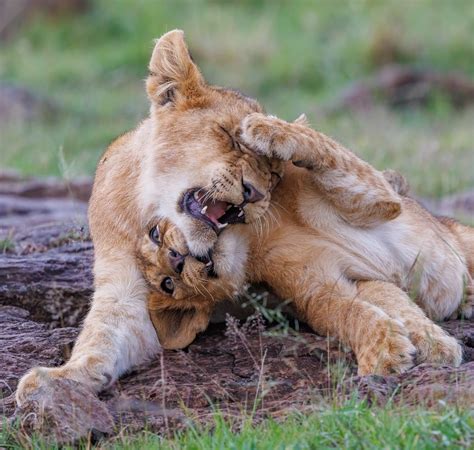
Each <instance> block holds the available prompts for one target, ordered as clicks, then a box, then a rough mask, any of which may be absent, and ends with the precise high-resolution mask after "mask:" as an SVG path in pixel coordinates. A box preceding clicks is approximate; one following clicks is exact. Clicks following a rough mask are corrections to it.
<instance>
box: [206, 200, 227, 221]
mask: <svg viewBox="0 0 474 450" xmlns="http://www.w3.org/2000/svg"><path fill="white" fill-rule="evenodd" d="M206 206H207V210H206V216H207V217H209V219H211V220H212V221H213V222H214V223H216V222H218V219H219V217H222V216H223V215H224V214H225V211H226V208H227V203H226V202H222V201H220V200H211V201H209V202H207V203H206Z"/></svg>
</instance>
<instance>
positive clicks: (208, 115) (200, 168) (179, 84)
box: [140, 31, 282, 278]
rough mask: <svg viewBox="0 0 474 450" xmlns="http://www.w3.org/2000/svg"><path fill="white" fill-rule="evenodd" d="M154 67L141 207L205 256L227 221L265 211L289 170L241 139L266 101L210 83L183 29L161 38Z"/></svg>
mask: <svg viewBox="0 0 474 450" xmlns="http://www.w3.org/2000/svg"><path fill="white" fill-rule="evenodd" d="M149 68H150V76H149V77H148V79H147V91H148V95H149V97H150V99H151V103H152V107H151V116H150V121H151V128H152V131H151V135H148V136H146V139H144V143H145V145H146V147H147V152H146V158H145V160H144V161H143V167H142V170H141V179H140V199H141V202H142V207H143V210H144V211H147V214H149V215H150V216H152V217H153V216H159V217H166V218H168V219H170V220H171V221H172V222H173V223H174V224H175V225H176V226H178V227H179V229H180V230H181V231H182V232H183V234H184V237H185V239H186V242H187V244H188V247H189V250H190V252H191V253H192V254H194V255H200V256H204V255H206V254H208V252H209V251H210V250H211V249H212V247H213V246H214V244H215V243H216V241H217V237H218V235H219V234H220V233H221V232H222V231H223V230H224V229H225V228H226V227H227V226H228V225H230V224H238V223H250V222H253V221H255V220H256V219H257V218H258V217H260V216H261V215H262V214H264V213H265V211H266V210H267V208H268V206H269V201H270V190H271V188H272V186H273V185H274V183H275V180H276V179H278V177H279V176H281V171H282V168H281V165H280V163H279V162H278V161H270V160H269V159H267V158H266V157H263V156H257V155H255V154H254V153H252V152H251V151H250V150H249V149H247V148H246V147H245V146H243V145H242V144H241V143H239V139H238V137H239V124H240V122H241V120H242V119H243V118H244V117H245V116H247V115H248V114H250V113H252V112H256V111H261V107H260V105H259V104H258V103H257V102H256V101H255V100H252V99H250V98H248V97H246V96H244V95H242V94H240V93H238V92H235V91H232V90H229V89H222V88H219V87H215V86H210V85H208V84H207V83H206V82H205V81H204V79H203V77H202V75H201V74H200V72H199V70H198V68H197V67H196V65H195V64H194V63H193V62H192V60H191V58H190V56H189V53H188V50H187V47H186V44H185V42H184V39H183V34H182V32H179V31H174V32H170V33H168V34H166V35H165V36H163V37H162V38H161V39H160V40H159V41H158V43H157V44H156V47H155V49H154V51H153V55H152V58H151V61H150V65H149ZM183 278H184V276H183Z"/></svg>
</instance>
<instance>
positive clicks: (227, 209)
mask: <svg viewBox="0 0 474 450" xmlns="http://www.w3.org/2000/svg"><path fill="white" fill-rule="evenodd" d="M232 206H234V205H229V206H228V207H227V208H226V211H229V209H230V208H232Z"/></svg>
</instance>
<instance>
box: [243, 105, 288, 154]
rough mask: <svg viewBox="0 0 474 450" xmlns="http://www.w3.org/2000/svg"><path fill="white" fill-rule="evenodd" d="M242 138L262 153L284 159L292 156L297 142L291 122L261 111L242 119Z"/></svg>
mask: <svg viewBox="0 0 474 450" xmlns="http://www.w3.org/2000/svg"><path fill="white" fill-rule="evenodd" d="M240 140H241V141H242V142H243V143H244V144H245V145H246V146H247V147H249V148H251V149H252V150H254V151H255V152H256V153H258V154H260V155H265V156H268V157H269V158H277V159H282V160H284V161H288V160H290V159H291V158H292V156H293V154H294V152H295V149H296V144H297V143H296V142H295V141H294V140H293V139H292V133H291V124H290V123H288V122H285V121H284V120H281V119H278V118H277V117H274V116H266V115H264V114H260V113H252V114H249V115H248V116H247V117H245V119H244V120H243V121H242V124H241V130H240Z"/></svg>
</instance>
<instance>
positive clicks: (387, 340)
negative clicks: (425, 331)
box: [357, 319, 416, 375]
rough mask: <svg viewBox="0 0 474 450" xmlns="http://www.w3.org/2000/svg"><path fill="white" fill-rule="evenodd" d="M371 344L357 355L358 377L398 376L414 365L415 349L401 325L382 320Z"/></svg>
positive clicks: (396, 321)
mask: <svg viewBox="0 0 474 450" xmlns="http://www.w3.org/2000/svg"><path fill="white" fill-rule="evenodd" d="M376 330H377V331H376V332H375V333H374V334H373V335H372V339H371V343H370V344H369V345H368V346H367V347H366V348H363V349H361V351H360V352H358V355H357V362H358V374H359V375H390V374H400V373H403V372H405V371H407V370H408V369H410V368H411V367H413V366H414V364H415V356H416V348H415V346H414V345H413V344H412V342H411V341H410V339H409V337H408V332H407V330H406V329H405V328H404V326H403V324H402V323H401V322H399V321H398V320H394V319H383V320H381V321H380V323H379V325H378V326H377V329H376Z"/></svg>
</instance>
